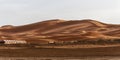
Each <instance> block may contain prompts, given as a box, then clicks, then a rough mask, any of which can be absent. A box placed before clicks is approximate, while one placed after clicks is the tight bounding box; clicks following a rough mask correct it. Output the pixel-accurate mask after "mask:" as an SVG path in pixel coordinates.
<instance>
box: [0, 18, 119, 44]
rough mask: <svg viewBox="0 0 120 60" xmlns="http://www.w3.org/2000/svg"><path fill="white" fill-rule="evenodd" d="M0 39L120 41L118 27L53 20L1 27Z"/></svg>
mask: <svg viewBox="0 0 120 60" xmlns="http://www.w3.org/2000/svg"><path fill="white" fill-rule="evenodd" d="M0 39H19V40H20V39H21V40H28V41H38V40H39V42H47V41H71V40H97V39H105V40H107V39H120V25H115V24H106V23H102V22H99V21H95V20H90V19H85V20H62V19H53V20H47V21H42V22H37V23H33V24H28V25H22V26H12V25H6V26H2V27H0Z"/></svg>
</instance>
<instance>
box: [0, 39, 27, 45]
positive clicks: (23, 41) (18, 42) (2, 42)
mask: <svg viewBox="0 0 120 60" xmlns="http://www.w3.org/2000/svg"><path fill="white" fill-rule="evenodd" d="M0 43H1V44H27V41H25V40H0Z"/></svg>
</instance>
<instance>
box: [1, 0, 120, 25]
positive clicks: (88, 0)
mask: <svg viewBox="0 0 120 60" xmlns="http://www.w3.org/2000/svg"><path fill="white" fill-rule="evenodd" d="M49 19H70V20H71V19H75V20H77V19H79V20H81V19H94V20H98V21H102V22H105V23H112V24H120V0H0V26H2V25H9V24H12V25H25V24H30V23H35V22H40V21H44V20H49Z"/></svg>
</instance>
